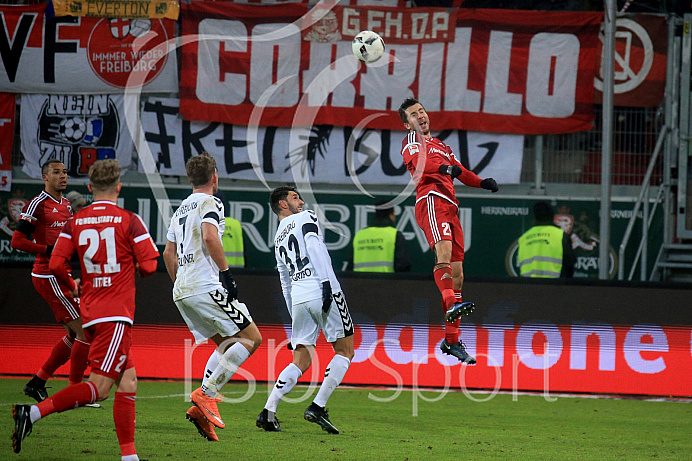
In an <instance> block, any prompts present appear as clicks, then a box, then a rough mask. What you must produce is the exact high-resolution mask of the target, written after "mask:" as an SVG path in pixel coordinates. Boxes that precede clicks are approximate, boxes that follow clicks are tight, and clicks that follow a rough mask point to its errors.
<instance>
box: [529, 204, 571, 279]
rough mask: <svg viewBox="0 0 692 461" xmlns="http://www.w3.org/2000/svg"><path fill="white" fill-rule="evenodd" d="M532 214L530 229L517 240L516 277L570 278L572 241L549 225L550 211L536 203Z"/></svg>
mask: <svg viewBox="0 0 692 461" xmlns="http://www.w3.org/2000/svg"><path fill="white" fill-rule="evenodd" d="M533 214H534V217H535V224H534V226H533V227H532V228H531V229H529V230H528V231H526V232H525V233H524V234H523V235H522V236H521V237H519V250H518V254H517V262H518V264H519V274H520V275H521V276H522V277H541V278H558V277H572V276H573V275H574V263H575V257H574V251H573V250H572V241H571V239H570V237H569V235H568V234H567V233H566V232H565V231H563V230H562V229H561V228H560V227H558V226H556V225H555V224H554V223H553V217H554V216H555V213H554V212H553V207H551V206H550V204H548V203H546V202H538V203H536V204H535V205H534V207H533Z"/></svg>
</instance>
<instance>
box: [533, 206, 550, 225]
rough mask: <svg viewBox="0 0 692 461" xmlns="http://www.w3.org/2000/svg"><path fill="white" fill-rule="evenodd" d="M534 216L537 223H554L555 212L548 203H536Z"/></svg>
mask: <svg viewBox="0 0 692 461" xmlns="http://www.w3.org/2000/svg"><path fill="white" fill-rule="evenodd" d="M533 215H534V217H535V218H536V221H549V222H552V221H553V216H555V212H554V211H553V207H551V206H550V204H549V203H548V202H536V204H535V205H534V206H533Z"/></svg>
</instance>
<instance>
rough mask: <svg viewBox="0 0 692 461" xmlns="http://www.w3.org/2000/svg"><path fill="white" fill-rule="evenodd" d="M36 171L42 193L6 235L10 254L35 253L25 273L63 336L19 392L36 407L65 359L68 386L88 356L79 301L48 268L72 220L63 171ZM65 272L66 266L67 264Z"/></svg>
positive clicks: (50, 166) (47, 166)
mask: <svg viewBox="0 0 692 461" xmlns="http://www.w3.org/2000/svg"><path fill="white" fill-rule="evenodd" d="M41 172H42V174H43V181H44V183H45V187H44V190H43V191H42V192H41V193H40V194H38V195H37V196H36V197H34V198H33V199H32V200H31V202H29V204H28V205H27V206H26V208H25V209H24V210H23V212H22V215H21V218H20V220H19V224H18V226H17V230H15V231H14V233H13V234H12V244H11V245H12V248H14V249H17V250H21V251H26V252H27V253H34V254H36V261H35V262H34V267H33V268H32V270H31V278H32V280H33V282H34V288H36V291H37V292H38V293H39V294H40V295H41V297H43V299H45V300H46V302H47V303H48V305H49V306H50V308H51V310H52V311H53V315H55V320H56V321H57V322H58V323H59V324H61V325H62V326H63V328H65V332H66V334H65V336H63V337H62V338H61V339H60V341H58V342H57V343H56V345H55V346H53V350H52V352H51V354H50V356H49V357H48V359H47V360H46V362H45V363H44V364H43V366H42V367H41V368H40V369H39V371H38V372H37V373H36V375H34V377H33V378H31V380H30V381H29V382H28V383H26V385H25V386H24V393H25V394H26V395H28V396H29V397H31V398H33V399H35V400H36V401H37V402H41V401H42V400H45V399H46V398H47V397H48V391H47V390H46V381H47V380H48V378H50V377H51V376H52V375H53V373H55V370H57V369H58V368H60V367H61V366H62V365H63V364H64V363H66V362H67V360H68V359H71V362H70V384H78V383H81V382H82V378H83V377H84V370H86V367H87V357H88V355H89V344H88V342H87V341H86V339H85V337H84V331H82V321H81V319H80V310H79V299H77V298H75V297H74V296H72V295H71V294H70V290H69V288H68V287H67V286H66V285H65V284H63V283H61V282H60V281H59V280H58V279H56V278H55V277H54V276H53V274H52V273H51V271H50V269H49V268H48V260H49V259H50V254H51V251H52V250H53V246H54V245H55V242H56V240H58V235H59V234H60V231H61V230H62V228H63V226H64V225H65V224H66V223H67V221H68V220H69V219H71V218H72V209H71V208H70V202H69V200H67V199H66V198H65V197H63V195H62V194H63V191H64V190H65V188H66V187H67V168H66V167H65V165H63V164H62V162H59V161H57V160H49V161H48V162H46V163H44V164H43V167H42V168H41ZM32 238H33V241H32ZM66 267H68V268H69V267H70V266H69V262H68V263H67V266H66Z"/></svg>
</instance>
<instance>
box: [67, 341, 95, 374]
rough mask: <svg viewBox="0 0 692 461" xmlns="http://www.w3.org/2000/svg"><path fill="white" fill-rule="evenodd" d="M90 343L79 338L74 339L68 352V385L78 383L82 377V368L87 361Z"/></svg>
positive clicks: (84, 368) (85, 366)
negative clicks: (69, 352) (70, 350)
mask: <svg viewBox="0 0 692 461" xmlns="http://www.w3.org/2000/svg"><path fill="white" fill-rule="evenodd" d="M90 346H91V344H89V343H87V342H86V341H82V340H81V339H75V340H74V344H73V345H72V353H71V354H70V385H74V384H79V383H81V382H82V380H83V379H84V370H86V368H87V364H88V363H89V347H90Z"/></svg>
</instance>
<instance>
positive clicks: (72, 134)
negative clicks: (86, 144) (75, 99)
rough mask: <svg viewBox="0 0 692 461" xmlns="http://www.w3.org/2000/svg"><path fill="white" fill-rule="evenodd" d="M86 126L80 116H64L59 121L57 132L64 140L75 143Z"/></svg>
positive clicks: (82, 134) (80, 138)
mask: <svg viewBox="0 0 692 461" xmlns="http://www.w3.org/2000/svg"><path fill="white" fill-rule="evenodd" d="M86 128H87V126H86V122H85V121H84V120H82V119H81V118H80V117H72V118H66V119H63V120H62V121H60V126H59V127H58V134H59V135H60V137H61V138H62V139H63V140H65V141H66V142H68V143H70V144H76V143H78V142H79V141H81V140H82V138H83V137H84V135H85V134H86Z"/></svg>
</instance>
